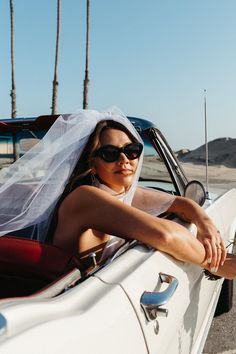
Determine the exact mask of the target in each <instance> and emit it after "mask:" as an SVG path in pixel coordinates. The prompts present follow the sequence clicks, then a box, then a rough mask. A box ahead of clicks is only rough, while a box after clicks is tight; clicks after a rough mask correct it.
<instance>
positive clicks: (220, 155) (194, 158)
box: [177, 138, 236, 168]
mask: <svg viewBox="0 0 236 354" xmlns="http://www.w3.org/2000/svg"><path fill="white" fill-rule="evenodd" d="M177 156H178V159H179V160H180V161H182V162H192V163H195V164H205V161H206V154H205V145H202V146H200V147H199V148H197V149H195V150H192V151H191V150H187V149H182V150H180V151H178V152H177ZM208 158H209V160H208V161H209V165H224V166H227V167H231V168H236V139H233V138H218V139H215V140H212V141H210V142H209V143H208Z"/></svg>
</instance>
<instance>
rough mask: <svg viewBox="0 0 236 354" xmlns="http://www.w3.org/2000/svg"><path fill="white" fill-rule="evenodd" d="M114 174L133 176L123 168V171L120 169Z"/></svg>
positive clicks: (130, 171)
mask: <svg viewBox="0 0 236 354" xmlns="http://www.w3.org/2000/svg"><path fill="white" fill-rule="evenodd" d="M115 173H116V174H120V175H124V176H128V175H132V174H133V171H132V170H129V169H126V168H124V169H121V170H117V171H116V172H115Z"/></svg>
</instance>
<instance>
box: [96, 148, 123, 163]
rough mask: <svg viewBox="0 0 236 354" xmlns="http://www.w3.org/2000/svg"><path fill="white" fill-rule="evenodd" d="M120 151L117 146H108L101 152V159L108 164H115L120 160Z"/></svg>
mask: <svg viewBox="0 0 236 354" xmlns="http://www.w3.org/2000/svg"><path fill="white" fill-rule="evenodd" d="M119 155H120V151H119V149H118V148H116V147H115V146H114V147H112V146H106V147H104V148H103V149H101V150H100V156H101V158H102V159H103V160H104V161H106V162H114V161H116V160H117V159H118V158H119Z"/></svg>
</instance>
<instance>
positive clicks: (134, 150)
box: [95, 143, 143, 162]
mask: <svg viewBox="0 0 236 354" xmlns="http://www.w3.org/2000/svg"><path fill="white" fill-rule="evenodd" d="M142 151H143V145H142V144H140V143H131V144H128V145H125V146H123V147H121V148H119V147H117V146H114V145H104V146H102V147H100V148H99V149H98V150H97V151H96V152H95V156H99V157H100V158H101V159H103V160H104V161H105V162H115V161H117V160H118V159H119V157H120V154H121V153H122V152H123V153H124V154H125V156H126V157H127V158H128V159H129V160H135V159H138V158H139V156H140V155H141V153H142Z"/></svg>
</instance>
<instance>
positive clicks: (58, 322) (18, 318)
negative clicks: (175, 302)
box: [0, 276, 147, 354]
mask: <svg viewBox="0 0 236 354" xmlns="http://www.w3.org/2000/svg"><path fill="white" fill-rule="evenodd" d="M4 321H5V326H3V323H4ZM0 325H1V332H0V339H1V342H0V352H1V353H4V354H12V353H18V354H32V353H34V354H42V353H44V354H53V353H55V354H64V353H70V354H73V353H75V354H76V353H77V354H78V353H81V354H91V353H100V354H110V353H114V354H120V353H127V354H128V353H137V354H145V353H147V347H146V343H145V340H144V337H143V333H142V329H141V327H140V324H139V321H138V319H137V316H136V314H135V312H134V310H133V307H132V306H131V304H130V301H129V300H128V298H127V295H126V294H125V293H124V292H123V290H122V288H121V287H120V286H119V285H116V284H115V285H113V284H112V285H108V284H105V283H104V282H102V281H101V280H100V279H98V278H96V277H93V276H91V277H90V278H88V279H86V280H85V281H83V282H82V283H81V284H78V285H77V286H75V287H74V288H73V289H70V290H68V291H66V292H65V293H64V294H62V295H60V296H57V297H55V298H53V299H41V300H34V299H30V298H28V299H27V298H26V299H21V300H20V299H18V300H11V301H10V302H9V303H7V302H6V301H5V302H4V304H3V305H2V306H1V303H0Z"/></svg>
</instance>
